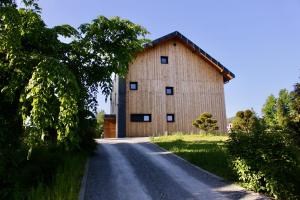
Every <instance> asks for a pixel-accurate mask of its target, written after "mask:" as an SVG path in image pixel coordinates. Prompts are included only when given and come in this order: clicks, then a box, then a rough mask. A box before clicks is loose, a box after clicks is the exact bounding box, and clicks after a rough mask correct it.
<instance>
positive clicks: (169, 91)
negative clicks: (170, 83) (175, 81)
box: [166, 87, 174, 95]
mask: <svg viewBox="0 0 300 200" xmlns="http://www.w3.org/2000/svg"><path fill="white" fill-rule="evenodd" d="M166 95H174V87H166Z"/></svg>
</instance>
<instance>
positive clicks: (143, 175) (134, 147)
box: [82, 138, 267, 200]
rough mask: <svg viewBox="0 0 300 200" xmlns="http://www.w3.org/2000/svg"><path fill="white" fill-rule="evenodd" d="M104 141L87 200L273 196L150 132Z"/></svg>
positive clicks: (89, 173)
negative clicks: (229, 178)
mask: <svg viewBox="0 0 300 200" xmlns="http://www.w3.org/2000/svg"><path fill="white" fill-rule="evenodd" d="M98 143H99V145H98V147H97V151H96V152H95V154H94V155H93V156H92V157H91V158H90V159H89V162H88V165H87V170H86V175H85V179H86V181H85V183H84V184H82V189H83V191H84V192H83V195H82V197H83V199H85V200H96V199H104V200H144V199H145V200H148V199H153V200H177V199H178V200H181V199H182V200H192V199H203V200H210V199H267V198H266V197H264V196H262V195H259V194H257V193H254V192H250V191H247V190H245V189H243V188H241V187H239V186H237V185H235V184H232V183H229V182H226V181H224V180H223V179H221V178H219V177H217V176H215V175H213V174H210V173H208V172H206V171H204V170H202V169H200V168H198V167H195V166H194V165H191V164H190V163H188V162H186V161H185V160H183V159H181V158H179V157H177V156H175V155H174V154H171V153H169V152H166V151H164V150H163V149H161V148H159V147H158V146H156V145H154V144H151V143H149V142H148V139H147V138H131V139H103V140H98Z"/></svg>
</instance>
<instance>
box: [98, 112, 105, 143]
mask: <svg viewBox="0 0 300 200" xmlns="http://www.w3.org/2000/svg"><path fill="white" fill-rule="evenodd" d="M104 115H105V112H104V110H101V111H100V112H98V113H97V134H96V136H97V137H98V138H100V137H101V136H102V134H103V131H104V130H103V126H104Z"/></svg>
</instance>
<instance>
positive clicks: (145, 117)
mask: <svg viewBox="0 0 300 200" xmlns="http://www.w3.org/2000/svg"><path fill="white" fill-rule="evenodd" d="M151 120H152V119H151V114H131V115H130V121H131V122H151Z"/></svg>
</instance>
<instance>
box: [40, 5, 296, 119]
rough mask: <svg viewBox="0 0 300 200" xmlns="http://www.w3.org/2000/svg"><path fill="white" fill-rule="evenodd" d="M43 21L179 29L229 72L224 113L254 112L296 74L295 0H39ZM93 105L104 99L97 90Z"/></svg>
mask: <svg viewBox="0 0 300 200" xmlns="http://www.w3.org/2000/svg"><path fill="white" fill-rule="evenodd" d="M40 5H41V7H42V9H43V11H42V16H43V19H44V20H45V22H46V24H47V25H48V26H50V27H51V26H54V25H59V24H66V23H67V24H70V25H73V26H74V27H78V26H79V25H80V24H82V23H86V22H90V21H91V20H92V19H94V18H96V17H97V16H99V15H104V16H106V17H112V16H120V17H122V18H126V19H129V20H131V21H133V22H134V23H137V24H140V25H142V26H144V27H145V28H146V29H147V30H148V31H149V32H150V33H151V34H150V35H148V38H150V39H156V38H158V37H161V36H163V35H165V34H168V33H170V32H173V31H175V30H177V31H179V32H181V33H182V34H184V35H185V36H186V37H188V38H189V39H190V40H192V41H193V42H195V43H196V44H197V45H198V46H200V47H201V48H202V49H203V50H205V51H206V52H208V53H209V54H210V55H212V56H213V57H214V58H216V59H217V60H218V61H219V62H221V63H222V64H223V65H225V66H226V67H227V68H229V69H230V70H231V71H232V72H233V73H235V75H236V78H235V79H234V80H232V81H231V82H229V83H227V84H226V85H225V99H226V111H227V116H228V117H231V116H234V114H235V113H236V112H237V111H239V110H243V109H246V108H253V109H254V110H255V111H256V112H257V113H258V114H259V113H260V111H261V108H262V106H263V104H264V102H265V100H266V98H267V97H268V96H269V95H270V94H275V95H277V94H278V92H279V90H280V89H282V88H287V89H288V90H292V88H293V85H294V84H295V83H296V82H299V77H300V0H286V1H282V0H251V1H250V0H248V1H240V0H226V1H220V0H210V1H202V0H193V1H192V0H185V1H179V0H172V1H171V0H164V1H161V0H160V1H159V0H151V1H138V0H86V1H83V0H81V1H80V0H40ZM98 99H99V109H104V110H105V111H106V112H107V113H108V112H109V104H108V103H105V102H104V98H103V97H102V95H99V98H98Z"/></svg>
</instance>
